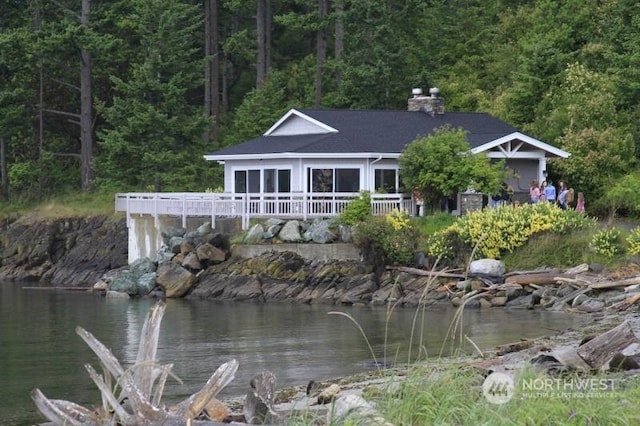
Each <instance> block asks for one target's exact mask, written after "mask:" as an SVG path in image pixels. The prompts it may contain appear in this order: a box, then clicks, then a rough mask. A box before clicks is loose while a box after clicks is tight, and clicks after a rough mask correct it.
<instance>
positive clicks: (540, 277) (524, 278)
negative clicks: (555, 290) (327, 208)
mask: <svg viewBox="0 0 640 426" xmlns="http://www.w3.org/2000/svg"><path fill="white" fill-rule="evenodd" d="M565 278H569V279H571V278H574V276H573V275H569V274H563V273H558V272H557V271H550V272H535V273H529V274H525V273H523V274H519V275H510V276H508V277H506V278H505V279H504V282H505V283H507V284H514V283H515V284H520V285H522V286H525V285H528V284H535V285H555V284H556V283H557V282H558V281H559V280H561V279H565Z"/></svg>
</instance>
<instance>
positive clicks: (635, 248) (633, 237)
mask: <svg viewBox="0 0 640 426" xmlns="http://www.w3.org/2000/svg"><path fill="white" fill-rule="evenodd" d="M625 241H626V243H627V253H629V254H630V255H634V256H635V255H638V254H640V227H636V228H633V229H632V230H631V232H629V235H627V238H626V239H625Z"/></svg>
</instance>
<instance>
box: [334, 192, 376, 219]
mask: <svg viewBox="0 0 640 426" xmlns="http://www.w3.org/2000/svg"><path fill="white" fill-rule="evenodd" d="M370 217H371V194H370V193H369V191H360V198H357V199H355V200H353V201H351V202H349V204H347V206H346V207H345V208H344V210H342V212H340V221H341V222H342V223H344V224H345V225H355V224H357V223H358V222H362V221H365V220H367V219H368V218H370Z"/></svg>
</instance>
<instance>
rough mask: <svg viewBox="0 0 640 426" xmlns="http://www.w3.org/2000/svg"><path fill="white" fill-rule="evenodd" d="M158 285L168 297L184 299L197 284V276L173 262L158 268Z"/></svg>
mask: <svg viewBox="0 0 640 426" xmlns="http://www.w3.org/2000/svg"><path fill="white" fill-rule="evenodd" d="M156 272H157V274H158V275H157V277H156V283H157V284H158V285H159V286H160V287H162V288H163V289H164V291H165V295H166V297H182V296H184V295H185V294H187V292H188V291H189V290H190V289H191V287H192V286H193V284H194V283H195V282H196V276H195V275H193V274H192V273H191V272H189V271H187V270H186V269H184V268H183V267H181V266H180V265H176V264H175V263H173V262H167V263H163V264H161V265H160V266H158V270H157V271H156Z"/></svg>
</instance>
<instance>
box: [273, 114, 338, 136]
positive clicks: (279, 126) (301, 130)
mask: <svg viewBox="0 0 640 426" xmlns="http://www.w3.org/2000/svg"><path fill="white" fill-rule="evenodd" d="M333 132H337V130H336V129H334V128H333V127H331V126H327V125H326V124H324V123H322V122H321V121H318V120H316V119H314V118H312V117H309V116H308V115H306V114H303V113H301V112H300V111H297V110H295V109H291V110H289V112H287V113H286V114H285V115H284V116H282V118H281V119H280V120H278V121H277V122H276V124H274V125H273V126H271V128H270V129H269V130H267V131H266V132H265V133H264V136H289V135H313V134H319V133H333Z"/></svg>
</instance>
